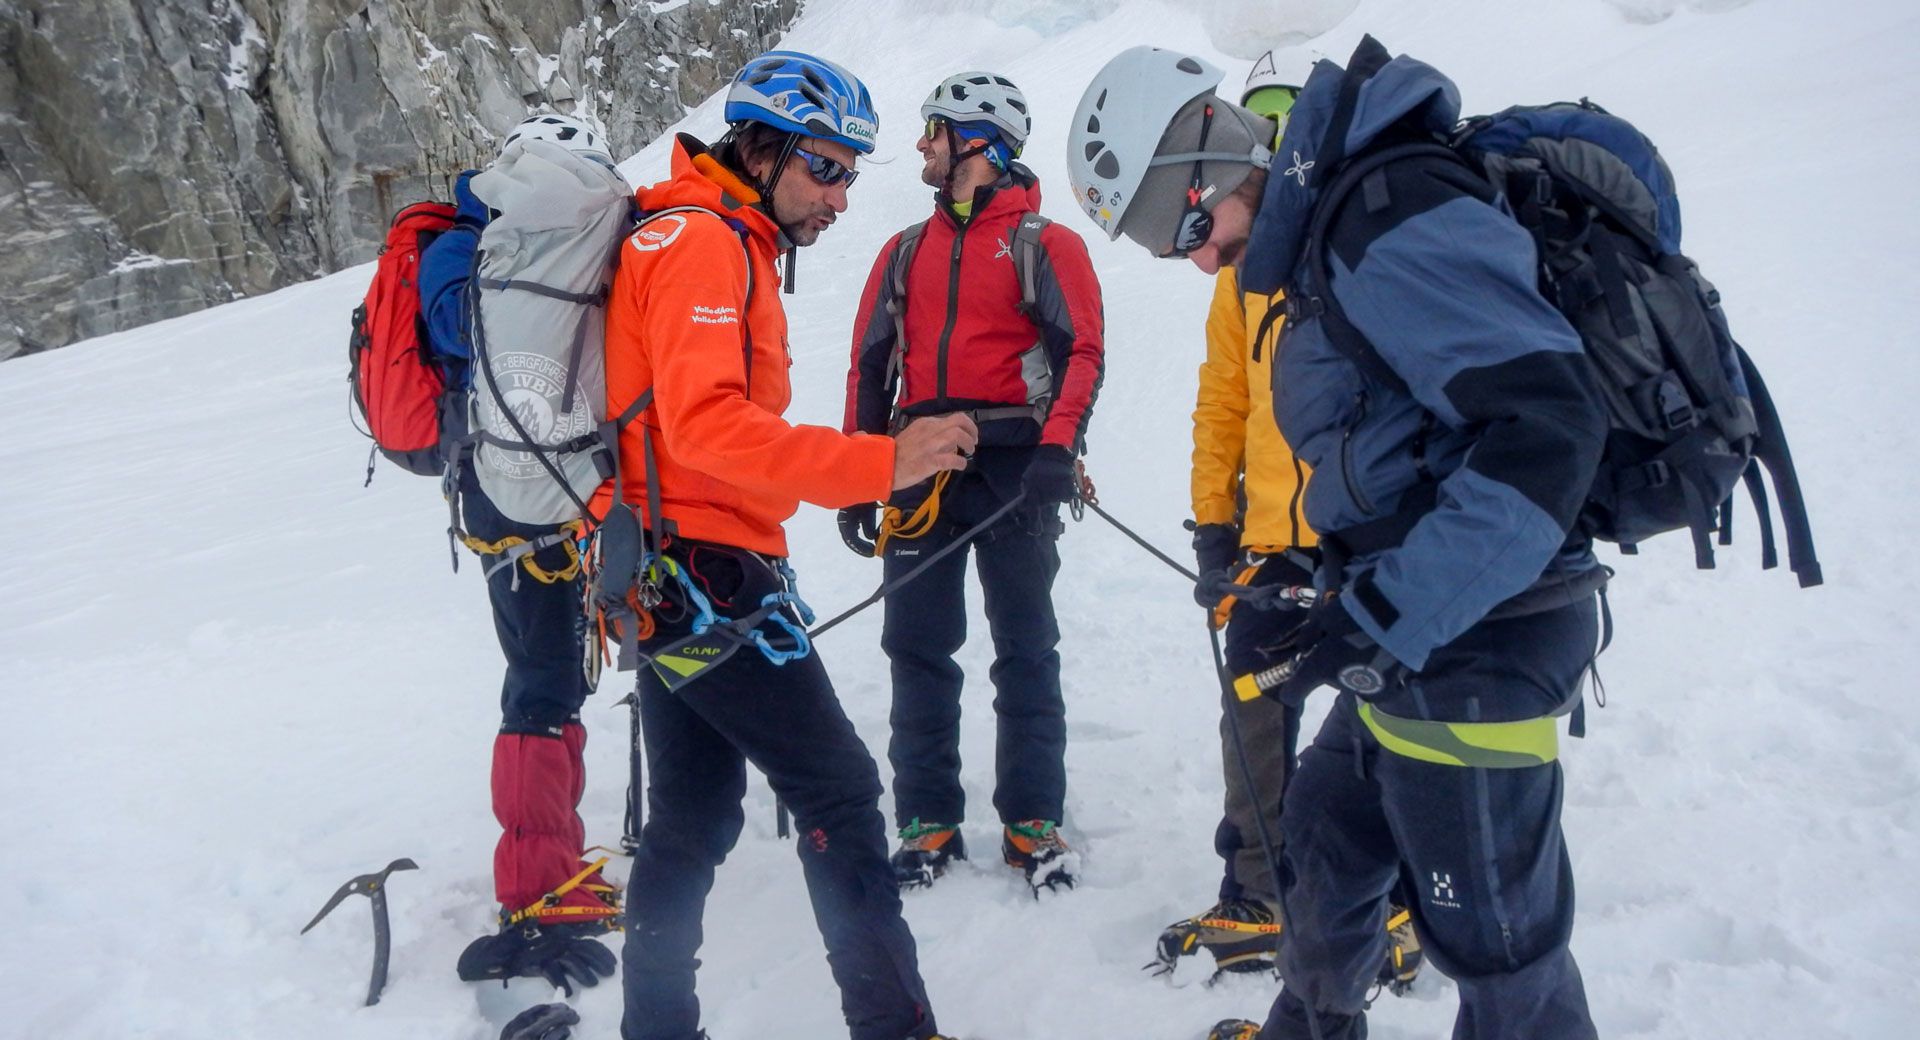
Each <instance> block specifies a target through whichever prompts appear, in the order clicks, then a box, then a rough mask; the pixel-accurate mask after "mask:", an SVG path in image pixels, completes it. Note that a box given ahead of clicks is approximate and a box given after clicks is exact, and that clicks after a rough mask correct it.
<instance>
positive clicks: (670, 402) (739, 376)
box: [594, 135, 893, 556]
mask: <svg viewBox="0 0 1920 1040" xmlns="http://www.w3.org/2000/svg"><path fill="white" fill-rule="evenodd" d="M636 196H637V199H638V202H639V206H640V209H641V210H642V212H643V215H644V214H647V213H658V212H660V211H661V210H666V209H669V208H672V207H675V206H698V207H702V208H704V209H707V210H711V211H713V212H712V214H709V213H700V212H686V213H674V214H669V215H667V216H663V217H658V218H656V219H654V220H652V221H650V222H648V223H647V224H645V225H644V226H643V227H641V228H640V229H639V230H638V231H636V232H635V233H634V234H633V235H631V236H629V237H628V239H627V241H626V244H625V245H623V246H622V247H621V250H620V265H619V273H618V275H617V276H616V277H615V279H614V284H613V296H612V299H611V300H610V301H609V303H608V310H607V414H608V415H609V416H616V415H619V414H621V413H622V412H624V411H625V410H626V408H627V406H628V405H630V404H632V403H633V402H634V401H635V400H636V399H637V398H638V397H639V396H640V395H641V394H642V393H643V392H645V391H646V390H647V389H648V388H652V390H653V392H654V398H653V403H652V405H651V406H650V407H648V408H647V409H646V410H645V411H644V412H642V413H641V414H640V416H639V418H638V419H636V420H635V421H633V422H631V423H629V424H628V425H627V426H626V428H625V429H623V430H622V431H621V433H620V479H621V482H622V496H623V497H624V499H625V500H626V501H627V502H628V503H630V504H632V505H633V506H635V507H636V508H638V509H641V510H642V512H643V513H644V510H645V506H646V501H647V470H646V462H645V456H644V455H643V452H642V447H641V427H642V424H645V427H646V428H647V429H648V430H649V431H651V437H652V440H653V451H654V459H655V462H656V465H657V468H658V473H659V481H660V489H659V491H660V496H661V500H662V505H661V511H662V512H663V513H665V514H666V518H667V520H669V521H670V522H672V523H673V524H674V525H675V526H676V528H677V531H678V533H679V535H680V536H681V537H684V538H691V539H696V540H700V541H708V542H718V543H721V544H724V545H734V546H739V547H741V548H745V549H752V550H754V551H756V552H762V553H767V554H770V555H774V556H785V555H786V554H787V539H786V533H785V532H784V531H783V530H782V529H781V524H783V523H784V522H786V520H787V518H788V517H791V516H792V515H793V513H794V511H795V510H796V509H798V508H799V504H800V503H801V502H803V501H804V502H812V503H815V504H817V505H822V506H826V507H828V508H838V507H841V506H848V505H853V504H855V503H859V502H875V501H879V500H882V499H884V498H886V497H887V494H888V493H889V492H890V491H891V490H892V483H893V441H892V439H891V438H888V437H879V436H868V435H855V436H847V435H846V434H843V433H841V432H840V431H838V430H834V429H830V428H828V427H824V426H794V425H790V424H789V423H787V422H786V421H785V420H784V419H782V418H780V415H781V413H782V412H784V411H786V408H787V404H788V402H789V401H790V400H791V398H792V388H791V386H790V384H789V383H788V381H787V367H788V366H789V365H790V364H792V359H791V358H790V357H789V355H788V353H787V316H786V313H785V311H784V310H783V309H782V308H781V305H780V276H779V272H778V271H777V270H776V269H775V267H774V260H775V258H776V257H777V256H778V255H779V252H780V250H781V248H782V246H783V244H784V239H783V237H782V236H781V234H780V230H779V228H778V227H777V226H776V225H775V224H774V223H773V221H772V220H771V219H769V218H768V217H767V215H766V214H765V213H763V212H761V211H760V210H758V209H756V208H754V207H753V203H755V202H756V201H758V199H759V196H758V195H757V194H756V193H755V192H754V191H753V190H752V189H751V188H749V187H748V186H747V185H746V184H745V183H743V182H742V181H741V180H740V179H739V178H738V177H736V176H734V174H732V173H731V172H730V171H728V170H727V169H726V168H725V167H723V166H721V165H720V164H719V163H718V162H717V161H716V160H715V159H714V158H713V157H712V156H711V155H708V154H707V152H706V149H705V147H704V146H703V145H701V144H700V142H698V141H696V140H694V139H693V138H691V137H688V136H686V135H681V137H680V138H679V140H678V141H677V142H676V143H675V146H674V152H673V176H672V177H671V178H669V179H668V180H665V181H662V182H661V183H659V184H654V185H651V186H648V187H644V188H641V189H640V190H639V191H638V192H637V193H636ZM716 214H717V215H716ZM743 245H744V249H743ZM749 271H751V276H752V283H751V284H752V291H751V294H749V291H748V285H749V283H748V276H749ZM743 321H744V325H743V324H742V323H743ZM609 492H610V488H609V487H606V486H603V487H602V488H601V490H600V493H599V495H598V496H597V497H596V500H595V510H594V511H595V514H596V515H605V511H606V506H607V502H608V499H609ZM647 519H648V522H651V518H650V517H649V518H647Z"/></svg>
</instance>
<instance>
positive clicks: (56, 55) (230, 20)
mask: <svg viewBox="0 0 1920 1040" xmlns="http://www.w3.org/2000/svg"><path fill="white" fill-rule="evenodd" d="M800 2H801V0H654V2H648V0H0V359H5V358H7V357H10V356H13V355H15V354H19V353H24V352H32V351H37V350H44V349H48V348H52V347H57V346H61V345H63V344H66V343H70V342H72V341H74V340H76V339H81V338H84V337H87V336H93V335H98V334H100V333H104V332H111V331H114V330H117V329H124V328H130V327H132V326H135V325H139V324H143V323H145V322H149V321H155V320H158V319H161V318H167V317H172V316H174V315H178V314H184V313H187V312H189V311H194V310H198V309H200V308H202V307H206V306H208V305H210V304H214V303H219V302H222V301H225V300H229V299H232V298H234V297H236V296H243V295H249V294H253V293H259V292H264V291H267V290H270V289H275V288H278V287H280V286H284V285H287V284H289V283H291V282H294V281H298V280H300V279H303V278H309V277H312V276H314V275H317V274H321V273H324V272H327V271H332V270H337V269H339V268H341V267H344V266H348V265H351V264H357V263H361V262H363V261H365V260H368V259H370V258H371V257H372V256H373V254H374V251H375V250H376V249H377V248H378V246H379V243H380V240H381V237H382V235H383V233H384V231H385V224H386V218H387V217H388V215H390V214H391V212H392V211H393V210H394V209H396V208H398V207H399V206H400V205H402V204H404V203H406V202H408V201H411V200H413V199H418V198H425V197H428V196H430V195H442V196H444V195H445V194H446V193H447V186H448V181H449V178H450V176H451V174H452V173H454V172H456V171H458V170H460V169H462V168H463V167H465V166H469V165H474V164H476V163H477V162H480V161H484V159H485V158H487V157H490V156H491V155H492V154H493V152H494V149H495V147H496V142H497V140H498V138H499V136H500V135H501V134H502V133H503V132H504V131H505V130H506V129H507V128H508V127H511V126H512V125H513V124H514V123H516V122H518V121H519V120H520V119H521V118H522V117H524V116H525V115H526V114H527V113H529V112H532V111H539V110H542V109H552V110H555V111H560V112H568V113H572V114H576V115H584V116H588V117H591V118H592V119H595V120H597V121H598V122H600V123H601V124H602V125H603V126H605V128H606V129H607V131H608V134H609V137H610V139H611V140H612V142H613V144H614V150H615V152H616V154H626V153H629V152H631V151H633V150H635V149H638V148H639V147H640V146H641V145H643V144H645V143H646V142H647V141H649V140H651V139H652V138H653V137H654V136H655V135H657V134H658V133H659V132H660V131H661V130H663V129H664V128H665V127H667V126H669V125H670V124H672V123H673V122H674V121H676V120H678V119H679V118H680V117H681V115H682V114H683V113H684V106H686V105H690V104H693V103H695V102H698V101H699V100H701V99H703V98H705V97H707V96H708V95H710V94H712V93H713V92H714V91H715V90H716V89H718V88H719V87H720V86H722V85H723V84H724V83H725V82H726V81H727V79H728V77H729V76H731V75H732V73H733V71H734V70H735V69H737V68H738V67H739V65H740V63H741V62H743V61H744V60H745V59H746V58H748V57H750V56H752V55H753V54H755V53H758V52H759V51H761V50H764V49H766V48H768V47H770V46H772V45H773V44H774V43H775V42H776V41H777V40H778V38H779V36H780V34H781V33H782V32H784V31H785V29H786V27H787V26H788V25H789V24H791V23H792V21H793V18H794V16H795V14H796V13H797V12H798V9H799V6H800Z"/></svg>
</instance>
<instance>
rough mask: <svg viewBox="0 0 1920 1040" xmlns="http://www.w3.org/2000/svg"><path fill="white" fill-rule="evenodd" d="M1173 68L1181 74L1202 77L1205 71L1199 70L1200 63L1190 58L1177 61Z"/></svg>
mask: <svg viewBox="0 0 1920 1040" xmlns="http://www.w3.org/2000/svg"><path fill="white" fill-rule="evenodd" d="M1173 67H1174V68H1176V69H1179V70H1180V71H1181V72H1188V73H1192V74H1193V75H1195V76H1203V75H1205V74H1206V71H1207V70H1205V69H1203V68H1201V67H1200V63H1199V62H1197V61H1194V60H1193V59H1192V58H1181V59H1180V60H1179V61H1177V62H1175V63H1174V66H1173Z"/></svg>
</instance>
